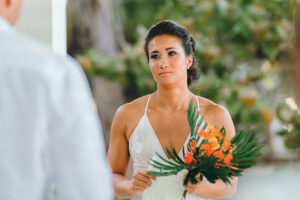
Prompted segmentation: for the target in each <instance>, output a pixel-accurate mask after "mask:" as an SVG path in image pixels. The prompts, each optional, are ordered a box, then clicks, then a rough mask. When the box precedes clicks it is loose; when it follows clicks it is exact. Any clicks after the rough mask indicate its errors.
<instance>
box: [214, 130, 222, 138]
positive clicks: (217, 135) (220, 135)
mask: <svg viewBox="0 0 300 200" xmlns="http://www.w3.org/2000/svg"><path fill="white" fill-rule="evenodd" d="M212 134H213V135H214V136H215V137H217V138H219V139H221V138H222V137H223V135H222V133H221V132H220V130H219V129H214V130H213V131H212Z"/></svg>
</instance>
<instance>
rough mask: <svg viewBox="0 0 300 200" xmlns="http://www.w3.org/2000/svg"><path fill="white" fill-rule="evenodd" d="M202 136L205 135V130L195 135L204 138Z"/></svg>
mask: <svg viewBox="0 0 300 200" xmlns="http://www.w3.org/2000/svg"><path fill="white" fill-rule="evenodd" d="M204 134H205V130H204V129H202V130H201V131H199V132H198V133H197V135H198V136H199V137H204Z"/></svg>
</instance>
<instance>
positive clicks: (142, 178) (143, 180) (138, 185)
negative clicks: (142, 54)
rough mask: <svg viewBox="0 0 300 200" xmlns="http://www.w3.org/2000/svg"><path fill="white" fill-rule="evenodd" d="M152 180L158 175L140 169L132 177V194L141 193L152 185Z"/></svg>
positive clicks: (130, 189)
mask: <svg viewBox="0 0 300 200" xmlns="http://www.w3.org/2000/svg"><path fill="white" fill-rule="evenodd" d="M151 179H152V180H155V179H156V177H155V176H152V175H149V174H148V171H147V170H138V171H137V172H136V173H135V174H134V175H133V177H132V180H131V185H130V187H129V192H130V194H131V195H133V196H135V195H140V194H142V193H143V192H144V190H145V189H147V188H148V187H150V186H151V184H152V181H151Z"/></svg>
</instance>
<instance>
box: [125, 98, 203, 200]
mask: <svg viewBox="0 0 300 200" xmlns="http://www.w3.org/2000/svg"><path fill="white" fill-rule="evenodd" d="M196 99H197V98H196ZM149 100H150V96H149V97H148V100H147V104H146V107H145V113H144V115H143V116H142V118H141V120H140V122H139V123H138V125H137V127H136V128H135V130H134V132H133V133H132V134H131V136H130V139H129V152H130V155H131V159H132V161H133V162H132V163H133V173H135V172H136V171H137V170H138V169H145V170H149V167H150V166H149V163H150V161H151V159H152V157H153V156H154V155H155V153H156V152H157V153H159V154H160V155H162V156H163V157H164V158H166V159H168V158H167V156H166V155H165V152H164V150H163V147H162V146H161V144H160V142H159V140H158V138H157V136H156V134H155V132H154V130H153V128H152V126H151V124H150V121H149V119H148V117H147V108H148V104H149ZM197 105H198V109H199V102H198V99H197ZM188 141H189V137H188V138H187V139H186V141H185V144H184V146H183V147H185V146H186V144H187V142H188ZM179 156H180V157H181V158H182V159H183V155H182V149H181V150H180V152H179ZM185 173H186V171H181V172H179V173H178V174H177V175H173V176H167V177H157V178H156V180H155V181H152V185H151V187H149V188H147V189H146V190H145V191H144V193H143V194H142V195H140V196H136V197H134V198H133V199H134V200H153V199H155V200H170V199H172V200H181V199H183V198H182V194H183V191H184V187H183V185H182V181H183V177H184V174H185ZM186 199H187V200H202V198H200V197H198V196H195V195H187V197H186Z"/></svg>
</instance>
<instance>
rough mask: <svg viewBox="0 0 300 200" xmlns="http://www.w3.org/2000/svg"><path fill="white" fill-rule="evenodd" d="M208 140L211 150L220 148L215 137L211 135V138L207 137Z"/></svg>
mask: <svg viewBox="0 0 300 200" xmlns="http://www.w3.org/2000/svg"><path fill="white" fill-rule="evenodd" d="M208 141H209V143H210V145H211V149H212V150H214V151H215V150H217V149H219V148H220V144H219V142H218V140H217V138H215V137H213V138H210V139H208Z"/></svg>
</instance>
